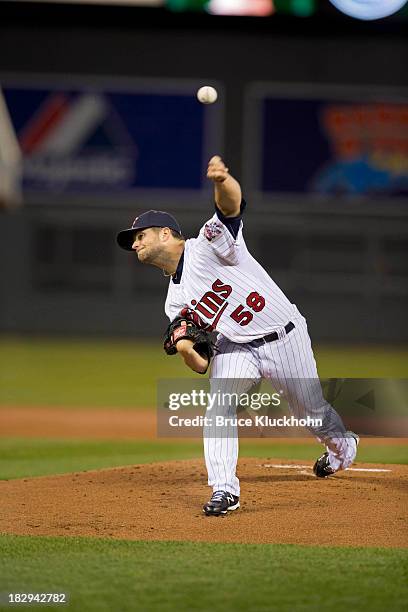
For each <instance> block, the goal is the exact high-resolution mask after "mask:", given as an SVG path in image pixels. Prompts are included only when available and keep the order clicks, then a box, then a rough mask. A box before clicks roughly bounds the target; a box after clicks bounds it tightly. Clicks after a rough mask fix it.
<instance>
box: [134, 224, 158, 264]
mask: <svg viewBox="0 0 408 612" xmlns="http://www.w3.org/2000/svg"><path fill="white" fill-rule="evenodd" d="M158 229H159V228H156V227H149V228H147V229H143V230H139V231H137V232H135V238H134V242H133V244H132V249H133V250H134V251H136V255H137V258H138V260H139V261H140V262H141V263H145V264H149V263H153V262H154V261H156V260H157V259H158V257H160V255H161V254H162V252H163V244H162V243H161V241H160V238H159V231H158Z"/></svg>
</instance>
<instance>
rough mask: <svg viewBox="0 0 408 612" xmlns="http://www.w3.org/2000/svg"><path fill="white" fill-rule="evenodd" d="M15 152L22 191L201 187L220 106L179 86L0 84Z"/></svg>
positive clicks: (216, 141)
mask: <svg viewBox="0 0 408 612" xmlns="http://www.w3.org/2000/svg"><path fill="white" fill-rule="evenodd" d="M0 82H1V84H2V88H3V91H4V96H5V100H6V103H7V106H8V109H9V113H10V116H11V119H12V122H13V125H14V129H15V131H16V135H17V139H18V142H19V144H20V148H21V151H22V154H23V189H24V191H25V192H48V193H49V192H51V193H59V194H89V193H94V194H101V195H102V194H106V195H109V194H110V195H112V194H114V193H118V194H123V193H125V192H133V191H134V190H140V189H143V190H150V191H151V190H158V189H159V190H163V189H164V190H169V189H177V190H180V189H181V190H184V189H186V190H201V189H203V188H204V185H205V180H204V177H203V168H204V167H205V165H206V162H207V157H208V151H209V149H210V148H211V150H219V147H220V146H221V142H220V138H221V133H222V130H221V129H219V125H220V112H221V107H222V105H221V104H219V103H218V104H217V105H216V107H211V108H209V107H208V106H204V105H202V104H200V103H199V102H198V100H197V98H196V95H195V93H196V90H197V84H196V83H192V82H188V81H187V82H186V81H166V80H160V81H148V80H147V81H137V82H135V81H121V80H117V81H115V80H110V81H109V82H106V81H101V80H99V81H98V79H93V80H92V79H87V80H86V82H85V81H84V79H81V78H79V77H78V79H73V80H70V81H69V83H67V82H66V81H63V82H61V83H60V84H58V83H56V82H53V81H52V79H51V77H50V78H48V82H47V78H45V77H43V78H42V79H35V80H34V79H33V78H32V77H31V80H30V79H28V78H27V79H26V81H24V80H23V78H22V77H19V81H18V82H16V80H15V79H14V80H12V79H1V80H0Z"/></svg>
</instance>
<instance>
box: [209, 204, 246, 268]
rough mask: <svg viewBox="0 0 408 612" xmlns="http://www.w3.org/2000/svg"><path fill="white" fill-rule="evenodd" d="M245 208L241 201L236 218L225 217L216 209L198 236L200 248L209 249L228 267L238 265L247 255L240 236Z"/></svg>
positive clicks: (242, 238)
mask: <svg viewBox="0 0 408 612" xmlns="http://www.w3.org/2000/svg"><path fill="white" fill-rule="evenodd" d="M245 206H246V202H245V201H244V200H242V202H241V210H240V214H239V215H238V216H237V217H225V216H224V215H223V214H222V212H221V211H220V210H219V209H218V208H217V207H216V211H215V214H214V215H213V216H212V217H211V219H209V220H208V221H207V222H206V223H205V224H204V225H203V227H202V228H201V230H200V233H199V236H198V240H199V244H200V247H201V248H203V249H207V248H209V249H211V250H212V251H213V253H215V254H216V255H217V257H219V258H220V259H222V260H223V261H225V263H226V264H229V265H235V264H237V263H239V262H240V261H241V260H242V259H243V258H244V257H245V255H246V253H247V249H246V245H245V241H244V237H243V234H242V229H243V221H242V213H243V211H244V209H245Z"/></svg>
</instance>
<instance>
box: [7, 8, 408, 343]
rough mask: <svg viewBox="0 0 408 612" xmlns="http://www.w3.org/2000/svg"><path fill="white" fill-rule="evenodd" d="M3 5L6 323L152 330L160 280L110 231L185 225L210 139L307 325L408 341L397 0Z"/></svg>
mask: <svg viewBox="0 0 408 612" xmlns="http://www.w3.org/2000/svg"><path fill="white" fill-rule="evenodd" d="M102 4H103V6H102ZM122 4H123V5H122ZM124 5H125V6H124ZM227 5H228V6H227ZM261 5H262V7H261ZM267 5H268V6H267ZM222 6H224V9H223V8H222ZM233 6H235V7H236V12H237V13H239V14H241V16H235V17H233V16H231V15H229V16H221V15H214V14H209V12H208V11H210V10H212V12H213V13H214V12H218V13H222V12H224V13H230V12H231V7H233ZM268 7H269V8H268ZM0 11H1V19H0V85H1V90H2V93H3V96H2V105H1V131H0V135H1V143H0V144H1V146H0V160H1V175H0V177H1V178H0V180H1V193H2V198H1V200H2V204H3V207H2V208H3V210H2V214H1V217H0V249H1V251H0V255H1V256H0V262H1V263H0V266H1V270H0V278H1V295H2V297H1V302H0V330H1V331H2V332H4V333H12V334H37V335H38V334H46V335H47V334H59V335H61V334H62V335H73V336H81V337H85V336H95V335H103V336H126V337H132V338H138V337H142V336H143V337H150V338H151V337H154V338H155V339H156V341H157V338H158V335H159V334H158V330H161V329H162V328H163V329H164V326H165V318H164V314H163V300H164V296H165V293H166V284H167V281H166V279H164V278H162V277H161V275H160V274H159V273H157V271H156V270H154V269H149V268H147V267H146V268H143V267H141V266H139V265H137V263H136V262H135V258H134V257H132V256H131V255H127V254H125V253H123V252H121V251H120V250H119V249H118V248H117V247H116V244H115V234H116V231H117V230H118V229H120V228H122V227H125V226H128V224H129V221H130V220H132V219H133V218H134V217H135V216H136V215H137V214H138V213H140V212H141V211H143V210H146V209H149V208H162V209H168V210H170V211H173V212H174V213H175V214H176V215H177V216H178V218H179V220H180V222H181V225H182V228H183V230H184V233H185V234H186V235H187V236H190V235H194V234H195V233H196V232H197V230H198V229H199V228H200V226H201V225H202V223H203V222H204V220H205V219H206V218H208V216H209V215H210V214H211V210H212V203H211V191H210V188H209V186H208V185H207V184H206V181H205V178H204V171H205V166H206V161H207V159H208V157H209V155H211V154H213V153H215V152H220V153H221V154H223V155H224V157H225V159H226V160H227V161H228V164H229V166H230V168H231V170H232V172H233V173H234V174H235V175H236V176H237V177H238V178H239V179H240V180H241V181H242V182H243V185H244V191H245V197H246V199H247V200H248V202H249V209H248V214H247V216H246V220H245V224H246V237H247V241H248V243H249V246H250V249H251V250H252V252H253V253H254V255H255V256H256V257H257V258H259V260H260V261H261V262H262V263H263V265H264V266H265V267H266V269H267V270H268V271H269V272H270V274H271V275H272V277H273V278H274V279H276V280H277V282H278V283H279V284H280V285H281V286H282V288H283V289H284V291H285V292H286V293H287V294H288V295H289V296H290V298H291V299H292V301H293V302H295V303H296V304H297V305H298V306H299V308H300V310H301V311H302V312H304V313H305V315H306V316H307V317H308V320H309V324H310V328H311V333H312V337H313V339H314V340H315V341H320V342H322V341H324V342H346V343H360V344H361V343H377V344H378V343H387V344H393V343H403V342H406V341H407V339H408V330H407V326H406V325H405V324H404V323H405V318H406V317H405V315H406V311H407V296H408V287H407V273H408V266H407V261H408V260H407V257H406V239H407V234H408V217H407V205H408V201H407V198H408V124H407V121H408V119H407V117H408V97H407V91H408V90H407V88H406V86H407V83H406V76H407V72H406V66H407V59H408V58H407V55H408V53H407V43H406V37H405V34H406V25H407V10H406V7H405V8H403V9H402V10H401V11H399V12H398V13H397V14H396V15H394V16H392V17H389V18H387V19H383V20H380V21H376V22H361V21H357V20H353V19H350V18H348V17H346V16H344V15H342V14H340V13H339V12H338V11H337V10H336V9H335V8H334V7H333V6H332V5H331V4H330V3H329V2H320V1H318V0H274V2H253V1H252V0H251V2H249V3H248V2H243V1H241V0H240V1H239V2H235V3H233V2H225V3H222V2H206V1H204V0H162V1H160V0H150V1H149V0H141V1H137V0H129V1H127V2H123V3H122V2H113V1H112V2H109V1H108V2H106V1H105V0H104V2H101V3H98V2H95V3H92V4H88V5H85V4H82V3H80V2H77V1H75V2H74V3H71V4H68V3H67V4H55V3H52V2H47V3H33V2H28V3H27V2H19V1H18V0H16V1H15V2H0ZM255 13H256V14H258V15H261V14H262V15H265V16H264V17H259V16H258V17H249V16H248V15H249V14H255ZM243 15H246V16H243ZM202 84H213V85H215V86H216V87H217V88H218V90H219V93H220V98H219V102H218V103H217V104H216V105H214V106H211V107H203V106H201V105H200V104H198V102H197V101H196V99H195V91H196V89H197V88H198V87H199V86H200V85H202Z"/></svg>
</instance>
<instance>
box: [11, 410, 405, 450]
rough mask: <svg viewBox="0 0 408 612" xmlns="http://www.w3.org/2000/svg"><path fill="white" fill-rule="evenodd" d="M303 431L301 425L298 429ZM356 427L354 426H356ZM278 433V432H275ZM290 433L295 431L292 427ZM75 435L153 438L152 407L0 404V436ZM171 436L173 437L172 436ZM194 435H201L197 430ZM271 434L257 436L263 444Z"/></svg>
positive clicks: (370, 441) (372, 441)
mask: <svg viewBox="0 0 408 612" xmlns="http://www.w3.org/2000/svg"><path fill="white" fill-rule="evenodd" d="M299 431H300V432H301V433H300V435H303V433H304V431H305V430H303V429H300V430H299ZM356 431H358V430H356ZM277 435H279V434H277ZM294 435H299V433H298V432H295V431H294ZM13 436H16V437H17V436H21V437H27V438H77V439H100V440H104V439H106V440H140V439H142V440H155V439H157V423H156V410H154V409H153V408H151V409H134V410H132V409H129V410H123V409H121V410H119V409H112V408H61V407H52V406H49V407H43V406H32V407H26V406H0V437H13ZM173 439H174V438H173ZM196 439H201V434H200V432H197V437H196ZM270 440H271V438H263V439H261V438H258V439H257V442H259V443H260V444H263V443H264V444H265V445H267V444H268V443H269V442H270ZM287 442H290V443H291V444H296V443H299V444H305V443H308V442H309V443H310V444H315V443H316V442H315V439H314V437H313V436H311V435H309V436H307V437H293V438H292V437H285V438H279V437H276V438H275V437H274V438H273V443H274V444H279V443H282V444H286V443H287ZM406 443H407V439H406V438H389V437H384V438H381V437H378V438H365V439H364V445H366V446H367V445H369V446H371V445H376V446H377V445H380V446H381V445H387V446H390V445H391V444H396V445H400V444H406Z"/></svg>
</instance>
